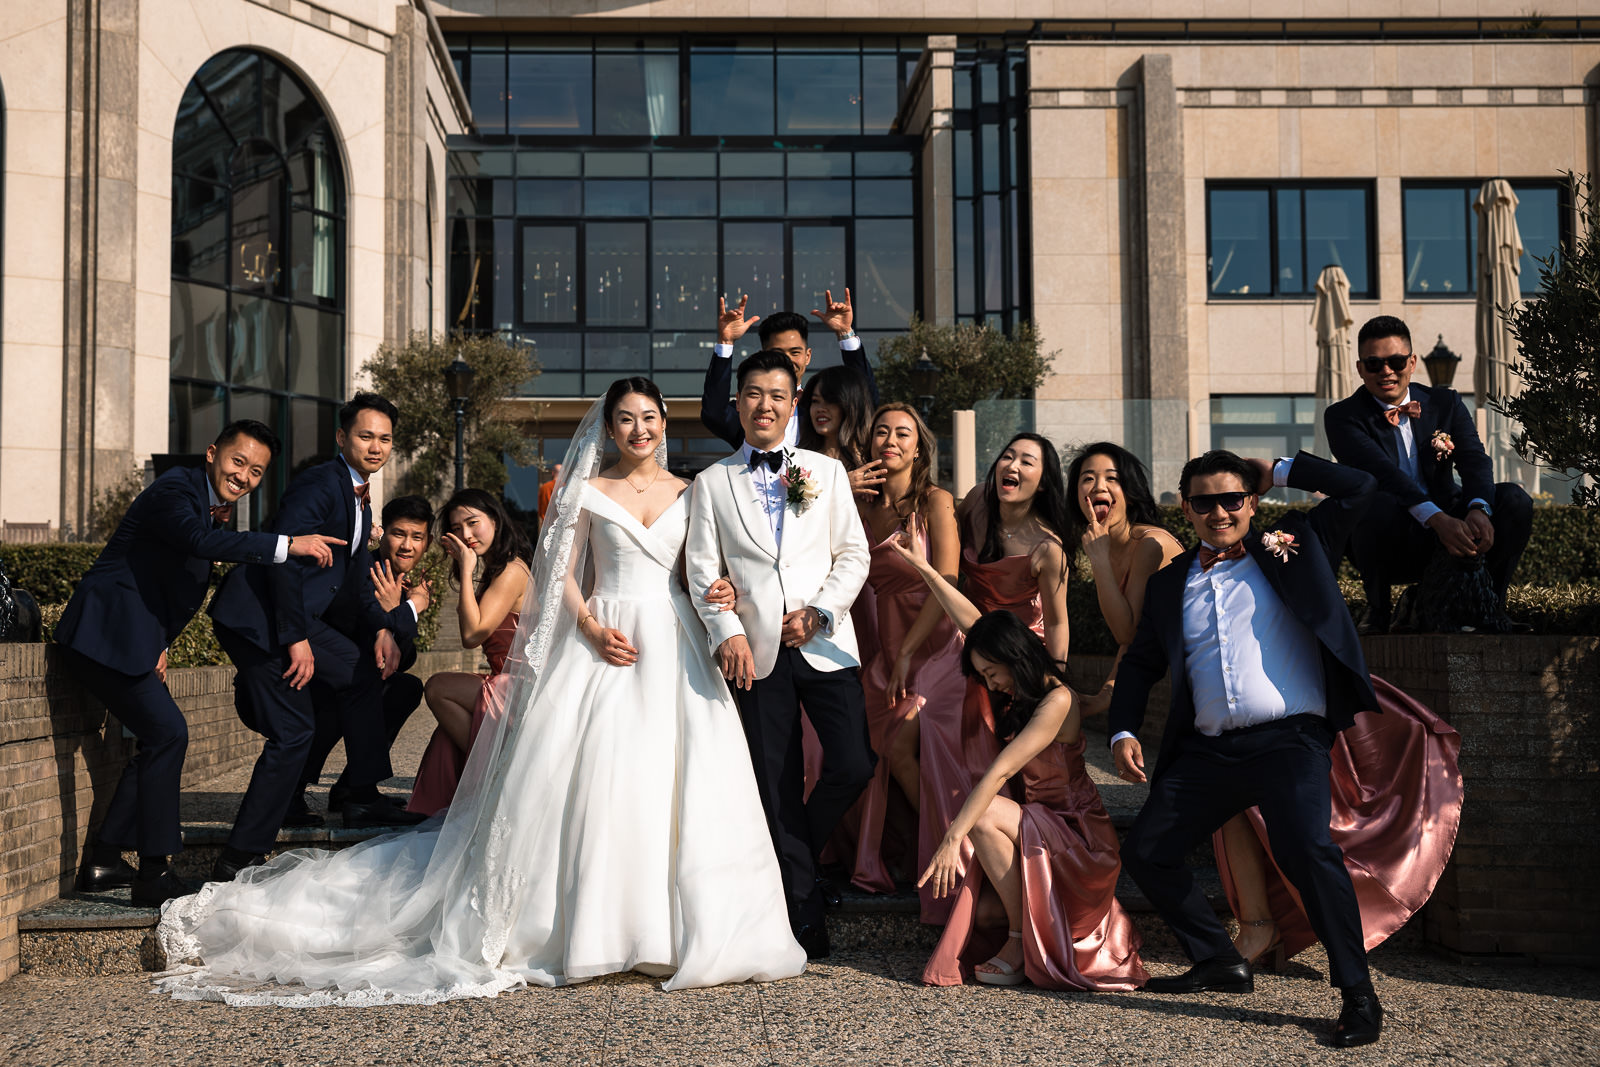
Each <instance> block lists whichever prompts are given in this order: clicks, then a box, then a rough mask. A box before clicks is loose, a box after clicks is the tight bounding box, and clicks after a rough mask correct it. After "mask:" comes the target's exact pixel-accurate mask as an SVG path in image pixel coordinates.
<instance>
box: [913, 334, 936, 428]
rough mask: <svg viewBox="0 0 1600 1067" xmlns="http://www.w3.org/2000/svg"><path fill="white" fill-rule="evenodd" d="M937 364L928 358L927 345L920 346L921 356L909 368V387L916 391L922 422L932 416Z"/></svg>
mask: <svg viewBox="0 0 1600 1067" xmlns="http://www.w3.org/2000/svg"><path fill="white" fill-rule="evenodd" d="M942 373H943V372H942V371H941V370H940V369H939V365H938V364H937V363H935V362H934V361H933V360H931V359H929V358H928V346H927V345H923V346H922V358H921V359H919V360H917V362H916V363H915V364H914V365H913V366H912V368H911V388H913V389H915V390H916V391H917V408H918V409H919V410H920V411H921V412H922V419H923V421H924V422H926V421H928V420H930V419H932V418H933V395H934V392H935V391H936V390H937V389H938V387H939V375H940V374H942Z"/></svg>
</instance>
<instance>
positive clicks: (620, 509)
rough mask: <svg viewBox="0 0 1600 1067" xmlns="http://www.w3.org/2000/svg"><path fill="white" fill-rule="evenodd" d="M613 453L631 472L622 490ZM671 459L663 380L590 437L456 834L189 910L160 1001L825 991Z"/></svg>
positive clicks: (244, 887) (459, 804) (328, 865)
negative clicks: (780, 987)
mask: <svg viewBox="0 0 1600 1067" xmlns="http://www.w3.org/2000/svg"><path fill="white" fill-rule="evenodd" d="M602 432H604V433H606V434H608V435H609V436H611V437H612V439H613V440H614V441H615V442H616V443H617V446H618V450H619V452H620V455H621V458H620V459H619V461H618V463H617V464H616V465H615V466H614V467H612V468H610V469H609V470H606V471H604V472H602V471H600V467H601V457H602V455H603V454H604V441H603V438H602ZM664 435H665V405H664V404H663V403H662V401H661V394H660V393H659V391H657V389H656V387H655V386H654V385H653V384H652V383H650V382H649V381H647V380H645V379H642V378H629V379H623V380H622V381H619V382H617V383H615V384H613V385H612V387H611V389H610V391H608V393H607V394H606V397H605V398H604V399H603V400H600V401H596V402H595V404H594V406H593V407H591V408H590V411H589V414H588V415H587V416H585V418H584V421H583V423H582V424H581V425H580V426H579V430H578V435H577V437H575V438H574V441H573V445H572V448H571V449H570V450H569V452H568V453H567V457H566V462H565V463H564V465H563V468H562V471H563V480H562V482H561V483H560V484H558V486H557V488H556V492H555V497H554V501H553V506H552V508H551V510H550V512H549V516H550V518H549V521H548V522H547V528H546V529H545V531H544V532H543V536H541V538H540V542H539V549H538V552H537V554H536V556H535V560H534V580H533V582H532V583H531V584H530V590H529V595H528V598H527V603H526V605H525V607H524V609H523V612H522V621H521V626H520V628H519V630H518V634H517V642H516V644H515V645H514V646H513V648H514V650H515V651H514V652H513V660H512V661H511V662H510V663H508V666H507V670H508V671H509V672H511V673H512V676H513V682H512V691H511V693H510V696H509V699H508V700H507V702H506V705H505V706H506V708H508V709H509V710H508V711H507V712H506V713H505V715H504V716H503V717H501V718H488V719H486V720H485V722H484V724H483V726H482V728H481V730H480V732H479V734H478V737H477V739H476V740H475V742H474V744H473V747H472V751H471V753H470V754H469V756H468V759H467V766H466V769H465V772H464V773H463V776H462V781H461V786H460V788H459V790H458V791H457V793H456V798H455V801H454V803H453V804H452V805H451V807H450V810H449V811H448V812H447V813H446V814H445V816H444V817H443V821H442V822H440V821H439V820H430V821H429V822H427V823H424V824H423V825H422V826H421V827H420V828H418V829H416V830H413V831H409V832H405V833H399V834H394V835H390V836H386V837H380V838H376V839H374V840H371V841H367V842H364V843H362V844H359V845H356V846H354V847H352V848H349V849H345V850H343V851H340V852H324V851H320V850H315V849H303V850H296V851H293V852H288V853H285V854H283V855H281V856H278V857H277V858H276V859H274V860H272V861H270V862H269V863H267V864H266V865H264V866H261V867H250V868H246V869H245V870H244V871H243V872H241V873H240V875H239V878H238V880H236V881H234V882H227V883H221V882H213V883H209V884H207V885H206V886H205V887H204V888H203V889H201V891H200V892H199V893H197V894H195V895H194V896H189V897H183V898H180V899H177V900H173V901H169V902H168V903H167V905H166V906H165V907H164V908H163V910H162V916H161V922H160V925H159V927H158V930H157V937H158V940H159V943H160V945H161V947H162V949H163V950H164V951H165V953H166V956H167V959H168V960H169V961H170V962H171V963H173V964H184V966H179V967H178V968H177V969H176V970H173V971H170V972H168V973H166V974H165V975H163V976H160V977H158V979H157V982H158V984H159V986H160V987H161V988H162V989H164V990H165V991H167V992H169V993H171V994H172V995H173V996H175V997H179V998H182V999H210V1000H225V1001H227V1002H229V1003H234V1004H282V1005H288V1006H297V1007H309V1006H318V1005H326V1004H349V1005H371V1004H390V1003H396V1004H419V1003H434V1002H438V1001H443V1000H450V999H455V998H459V997H481V996H495V995H496V994H498V993H499V992H500V991H502V990H505V989H509V988H511V987H514V986H520V985H525V984H527V983H530V982H531V983H537V984H539V985H548V986H559V985H567V984H571V983H573V982H578V981H582V980H584V979H587V978H592V977H594V976H596V975H601V974H610V973H613V972H617V971H626V970H637V971H642V972H644V973H647V974H651V975H656V976H667V975H670V977H669V978H668V979H667V980H666V981H665V982H664V983H663V988H665V989H683V988H689V987H695V986H708V985H718V984H721V983H725V982H742V981H748V980H755V981H771V980H775V979H779V978H787V977H791V976H793V975H796V974H799V973H800V971H801V970H803V969H804V967H805V953H804V951H803V950H802V949H801V948H800V946H799V945H798V944H796V942H795V940H794V937H793V935H792V934H791V933H790V929H789V923H788V916H787V909H786V905H785V901H784V896H783V889H782V886H781V883H780V880H779V874H778V866H777V861H776V859H775V858H774V855H773V846H772V839H771V837H770V835H769V833H768V830H767V825H766V820H765V817H764V816H763V814H762V807H761V800H760V797H759V796H758V795H757V792H756V786H755V779H754V776H753V774H752V772H751V769H750V756H749V750H748V748H747V747H746V744H745V740H744V735H743V732H742V729H741V727H740V723H739V715H738V709H737V706H736V704H735V702H734V699H733V697H732V696H731V695H730V693H729V691H728V687H727V683H726V682H725V681H724V680H723V678H722V675H721V673H720V672H719V671H718V670H717V668H716V665H715V663H714V662H713V660H712V659H711V656H710V651H709V648H708V643H707V639H706V635H705V630H704V629H703V627H702V626H701V623H700V621H699V619H698V617H697V616H696V614H695V610H694V607H693V605H692V604H691V603H690V601H689V599H688V594H687V593H686V592H685V591H684V589H683V586H682V582H681V578H680V574H681V568H680V559H681V556H682V551H683V542H684V538H685V535H686V533H687V521H688V501H687V500H686V499H685V496H686V495H687V493H686V491H685V490H684V489H683V483H681V482H678V480H677V479H675V478H673V477H672V476H671V475H670V474H668V473H666V471H665V469H664V463H663V461H664V454H665V444H664V441H665V436H664ZM611 491H614V492H615V494H616V495H611ZM688 491H692V490H688ZM621 501H626V502H627V503H628V504H630V505H632V506H631V507H628V506H624V504H623V503H622V502H621ZM552 579H554V580H552ZM582 589H587V596H586V595H585V593H584V592H583V591H581V590H582ZM196 961H197V962H198V964H199V965H198V966H189V965H188V964H193V963H195V962H196Z"/></svg>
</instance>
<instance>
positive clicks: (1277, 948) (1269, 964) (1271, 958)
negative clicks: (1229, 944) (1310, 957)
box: [1239, 919, 1288, 974]
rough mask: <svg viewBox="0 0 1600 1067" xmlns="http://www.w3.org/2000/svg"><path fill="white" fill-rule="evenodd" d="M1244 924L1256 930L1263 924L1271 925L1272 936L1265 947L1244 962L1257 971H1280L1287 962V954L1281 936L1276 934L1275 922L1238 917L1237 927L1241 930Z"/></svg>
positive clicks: (1276, 926)
mask: <svg viewBox="0 0 1600 1067" xmlns="http://www.w3.org/2000/svg"><path fill="white" fill-rule="evenodd" d="M1246 926H1249V927H1252V928H1254V929H1257V930H1259V929H1261V928H1262V927H1264V926H1270V927H1272V938H1271V939H1270V940H1269V941H1268V942H1267V947H1266V948H1264V949H1262V950H1261V951H1260V952H1257V953H1256V954H1255V955H1254V956H1250V957H1249V958H1247V959H1246V960H1245V962H1246V963H1248V964H1250V966H1251V968H1253V969H1254V970H1258V971H1271V972H1272V973H1273V974H1277V973H1279V972H1280V971H1282V970H1283V968H1284V964H1286V963H1287V962H1288V955H1287V953H1285V952H1284V949H1283V938H1282V937H1279V936H1278V925H1277V923H1275V922H1273V921H1272V920H1271V919H1252V920H1249V921H1246V920H1244V919H1240V920H1239V927H1240V931H1241V932H1243V929H1244V927H1246Z"/></svg>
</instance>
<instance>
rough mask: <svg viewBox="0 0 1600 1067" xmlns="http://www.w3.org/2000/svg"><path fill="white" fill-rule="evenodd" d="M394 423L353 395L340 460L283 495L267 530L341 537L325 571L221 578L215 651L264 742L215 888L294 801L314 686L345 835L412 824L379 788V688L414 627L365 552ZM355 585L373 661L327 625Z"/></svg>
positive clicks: (345, 411) (259, 856) (252, 853)
mask: <svg viewBox="0 0 1600 1067" xmlns="http://www.w3.org/2000/svg"><path fill="white" fill-rule="evenodd" d="M399 417H400V413H399V412H398V411H397V410H396V409H395V406H394V405H393V404H391V403H390V402H389V401H387V400H385V399H384V398H383V397H381V396H378V395H376V394H374V393H357V394H356V395H355V397H353V398H352V399H351V400H350V402H349V403H348V404H345V405H344V407H342V408H340V409H339V430H338V433H337V435H336V439H337V441H338V444H339V454H338V455H337V456H336V457H334V458H333V459H331V460H329V461H328V462H326V463H321V464H318V465H317V466H315V467H312V468H310V469H309V470H307V471H306V472H305V473H303V474H301V475H300V476H299V477H298V478H296V479H295V480H294V481H293V482H292V483H291V484H290V485H289V488H288V491H287V492H285V493H284V495H283V500H282V502H281V503H280V504H279V508H278V515H277V518H276V519H275V520H274V522H273V525H274V526H277V527H281V528H284V529H302V528H310V529H313V530H316V531H317V532H319V533H324V534H327V535H329V536H339V537H343V538H348V540H349V545H348V547H347V548H344V549H340V550H336V551H335V552H334V560H333V566H332V567H331V568H329V569H326V570H320V571H319V570H314V569H312V568H309V567H283V568H277V569H269V568H265V567H253V566H247V567H239V568H236V569H235V570H233V571H231V572H229V574H228V576H227V577H226V578H225V579H223V582H222V586H221V588H219V589H218V590H217V595H216V597H215V598H214V599H213V600H212V602H211V618H212V621H213V622H214V623H215V624H216V630H217V641H218V643H220V644H221V645H222V648H223V651H225V652H227V653H228V658H229V659H231V660H232V661H233V663H234V666H235V667H237V668H238V674H237V675H236V676H235V678H234V706H235V708H236V710H237V711H238V713H239V718H240V719H241V720H242V721H243V722H244V724H245V725H246V726H248V727H250V728H251V729H252V730H255V731H256V732H257V733H260V734H262V735H264V736H265V737H266V739H267V741H266V745H265V746H264V747H263V748H262V750H261V756H260V757H259V758H258V759H257V760H256V766H255V771H254V773H253V774H252V775H251V778H250V785H249V787H248V788H247V789H246V790H245V794H244V799H243V800H241V801H240V803H239V813H238V815H237V816H235V818H234V823H233V832H232V833H231V834H230V835H229V837H228V844H227V846H226V847H225V848H224V849H223V850H222V854H221V856H219V857H218V859H217V862H216V865H215V867H214V868H213V870H212V878H213V879H215V880H217V881H229V880H231V879H232V878H233V877H234V876H235V875H237V874H238V873H239V871H240V870H241V869H243V868H245V867H249V866H254V865H256V864H259V863H262V862H264V860H265V858H266V854H267V853H269V852H271V851H272V849H273V846H274V844H275V843H276V842H277V837H278V830H279V829H280V828H282V826H283V825H284V818H285V816H286V815H288V814H289V811H290V806H291V804H292V803H293V801H294V800H296V799H297V798H298V797H299V796H300V779H301V773H302V771H303V770H304V768H305V762H306V756H307V754H308V753H309V752H310V750H311V746H312V742H313V738H314V735H315V728H316V713H315V705H314V703H313V697H312V691H311V689H310V688H309V687H310V686H311V685H312V684H316V685H318V686H327V687H328V688H330V689H332V690H333V691H334V692H335V693H336V694H337V696H336V698H335V699H336V706H337V707H338V709H339V731H340V733H342V734H343V735H344V738H345V755H346V773H347V775H348V777H349V779H350V787H349V792H348V794H347V796H346V801H345V805H344V809H343V815H344V820H345V825H346V826H375V825H377V826H391V825H398V824H401V823H410V822H418V821H420V819H418V818H415V817H413V816H412V815H410V814H409V813H407V812H405V811H403V810H402V809H400V808H399V807H397V806H395V805H393V804H390V803H388V802H387V801H385V800H384V799H383V797H382V796H381V795H380V794H379V792H378V783H379V782H381V781H383V780H384V779H385V778H388V777H389V776H390V775H391V774H392V773H393V771H392V770H391V768H390V766H389V746H388V745H387V744H386V743H385V741H384V731H383V695H382V685H383V678H384V677H385V676H386V675H387V674H391V673H393V671H394V669H395V668H396V666H398V663H399V659H400V653H399V648H398V647H397V646H396V644H395V641H394V634H395V633H403V634H408V635H414V634H415V633H416V626H417V620H416V613H415V612H414V611H413V610H412V608H411V607H410V606H409V605H406V604H402V605H401V606H400V607H398V608H397V609H395V610H394V611H389V612H385V611H383V610H382V609H381V608H379V606H378V603H377V600H376V599H375V597H374V596H373V593H372V577H371V573H370V571H371V568H372V553H371V552H369V551H368V550H367V538H368V536H369V535H370V533H371V532H372V507H371V504H370V503H369V502H368V491H369V486H368V484H367V480H368V479H369V478H370V477H371V476H372V475H374V474H376V473H377V472H378V471H379V470H380V469H381V468H382V467H383V465H384V463H386V462H387V461H388V459H389V453H390V451H391V449H392V448H393V447H394V426H395V423H396V422H398V421H399ZM352 584H353V585H355V586H357V598H356V599H357V603H358V604H359V605H361V611H362V613H363V615H364V617H365V619H366V621H367V622H368V624H369V625H370V627H371V629H372V630H373V631H375V632H376V633H377V634H378V637H377V640H376V642H375V647H374V650H373V654H372V655H370V656H367V655H363V653H362V650H361V649H360V648H358V647H357V645H356V643H355V641H354V640H353V639H352V637H351V636H350V635H348V634H344V633H341V632H340V631H338V630H337V629H335V628H334V627H333V626H331V625H329V624H328V623H327V622H326V621H325V620H324V619H323V614H324V613H325V612H326V611H327V610H328V608H329V606H330V605H332V604H333V603H334V601H335V599H336V598H337V597H338V596H339V594H340V590H341V589H345V588H347V587H348V586H350V585H352ZM313 680H315V681H313Z"/></svg>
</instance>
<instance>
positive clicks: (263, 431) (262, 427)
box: [211, 419, 283, 459]
mask: <svg viewBox="0 0 1600 1067" xmlns="http://www.w3.org/2000/svg"><path fill="white" fill-rule="evenodd" d="M235 437H249V438H252V439H253V440H256V441H260V442H261V443H262V444H264V445H266V446H267V451H268V452H270V453H271V454H272V455H271V458H274V459H275V458H277V455H278V449H279V448H281V447H283V444H282V442H281V441H279V440H278V435H277V434H275V433H273V432H272V431H271V430H269V429H267V424H266V423H264V422H257V421H256V420H255V419H234V420H233V421H232V422H230V423H228V425H226V426H224V427H223V428H222V432H221V433H219V434H217V439H216V440H215V441H213V442H211V443H212V444H213V445H214V446H216V449H217V451H218V452H221V451H222V450H223V449H224V448H225V447H227V446H228V445H230V444H232V443H233V439H234V438H235Z"/></svg>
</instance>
